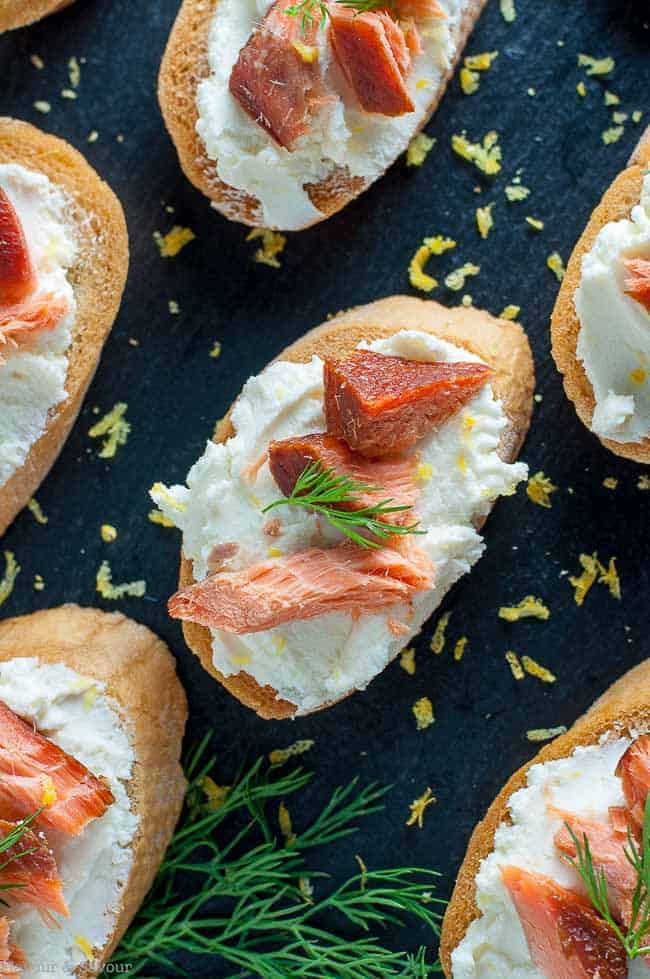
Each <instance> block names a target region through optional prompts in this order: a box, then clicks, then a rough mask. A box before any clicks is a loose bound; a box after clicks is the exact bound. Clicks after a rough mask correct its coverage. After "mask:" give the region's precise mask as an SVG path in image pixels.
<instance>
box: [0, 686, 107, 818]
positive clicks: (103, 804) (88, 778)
mask: <svg viewBox="0 0 650 979" xmlns="http://www.w3.org/2000/svg"><path fill="white" fill-rule="evenodd" d="M113 801H114V800H113V794H112V792H111V790H110V789H109V788H108V786H107V785H105V784H104V782H102V781H101V780H100V779H98V778H96V777H95V776H94V775H93V774H92V772H89V771H88V769H87V768H86V767H85V766H84V765H82V764H81V762H78V761H77V760H76V758H73V757H72V756H71V755H68V754H66V752H65V751H63V750H62V749H61V748H59V747H58V746H57V745H55V744H54V743H53V742H52V741H50V740H49V738H46V737H44V736H43V735H42V734H40V733H39V732H38V731H35V730H34V728H33V727H32V726H31V725H29V724H26V723H25V721H23V720H22V718H20V717H18V715H17V714H14V712H13V711H12V710H10V709H9V707H7V705H6V704H5V703H4V702H3V701H2V700H0V814H1V815H2V817H3V818H4V819H10V820H14V819H24V818H25V817H26V816H30V815H32V814H33V813H34V812H36V810H37V809H40V808H41V807H42V808H43V812H42V813H41V815H40V816H39V817H38V820H37V822H36V825H38V826H39V827H43V828H48V829H57V830H60V831H61V832H62V833H69V834H71V835H73V836H76V835H77V834H79V833H81V831H82V830H83V829H84V828H85V826H87V824H88V823H89V822H90V821H91V820H93V819H97V818H98V817H99V816H103V814H104V813H105V812H106V810H107V808H108V807H109V806H110V805H111V803H112V802H113Z"/></svg>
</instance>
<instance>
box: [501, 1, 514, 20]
mask: <svg viewBox="0 0 650 979" xmlns="http://www.w3.org/2000/svg"><path fill="white" fill-rule="evenodd" d="M499 8H500V10H501V16H502V17H503V19H504V20H505V22H506V24H512V23H513V21H515V20H516V18H517V10H516V8H515V0H499Z"/></svg>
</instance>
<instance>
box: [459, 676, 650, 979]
mask: <svg viewBox="0 0 650 979" xmlns="http://www.w3.org/2000/svg"><path fill="white" fill-rule="evenodd" d="M649 731H650V660H646V662H645V663H642V664H641V665H640V666H637V667H636V668H635V669H633V670H631V671H630V672H629V673H627V674H626V675H625V676H624V677H622V679H620V680H619V681H618V682H617V683H615V684H614V685H613V686H612V687H610V689H609V690H608V691H607V692H606V693H605V694H604V695H603V696H602V697H601V698H600V699H599V700H597V701H596V703H595V704H594V705H593V706H592V707H591V708H590V710H588V711H587V713H586V714H585V715H584V716H583V717H581V718H580V719H579V720H578V721H577V722H576V723H575V724H574V726H573V727H572V728H571V730H570V731H569V732H568V733H566V734H564V735H562V736H561V737H559V738H557V739H556V740H555V741H553V742H552V743H551V744H549V745H547V746H546V747H545V748H543V749H542V751H540V752H539V754H538V755H537V756H536V757H535V758H533V760H532V761H531V762H529V763H528V764H526V765H524V766H523V768H521V769H519V771H518V772H516V773H515V774H514V775H513V776H512V778H511V779H510V780H509V781H508V782H507V784H506V785H505V787H504V788H503V790H502V791H501V792H500V793H499V795H498V796H497V798H496V799H495V801H494V802H493V803H492V805H491V806H490V808H489V809H488V812H487V814H486V816H485V818H484V819H483V820H482V822H480V823H479V824H478V826H477V827H476V829H475V830H474V833H473V834H472V838H471V840H470V844H469V848H468V851H467V855H466V857H465V860H464V863H463V865H462V867H461V870H460V873H459V875H458V879H457V881H456V887H455V890H454V893H453V897H452V899H451V902H450V904H449V907H448V909H447V913H446V915H445V919H444V923H443V928H442V936H441V960H442V966H443V970H444V973H445V975H446V976H447V979H452V977H453V979H495V977H497V976H498V977H499V979H519V977H524V976H526V977H529V979H627V977H630V979H642V977H647V976H648V975H650V966H649V965H648V964H647V961H646V960H645V959H644V957H633V958H632V959H630V960H629V961H628V955H627V952H629V951H631V947H630V948H629V949H626V947H625V945H624V943H623V941H621V935H622V936H623V938H624V939H625V938H626V937H627V932H628V928H630V925H631V923H632V922H631V917H632V901H633V895H634V891H635V887H636V883H637V881H638V874H637V873H636V872H635V870H634V868H633V866H632V864H631V863H630V861H629V859H628V857H627V856H626V853H625V851H626V850H628V853H629V854H630V855H632V852H633V851H634V850H637V851H638V849H640V848H642V843H641V836H642V827H643V823H644V820H645V818H646V817H645V813H646V801H647V798H648V793H649V791H650V735H649V734H648V732H649ZM648 812H649V814H650V807H649V809H648ZM585 839H586V841H587V843H588V852H589V856H590V860H591V868H592V870H593V872H594V877H595V879H601V878H602V879H604V880H605V883H606V890H607V902H608V907H609V910H610V911H611V920H610V921H609V922H608V921H606V920H605V917H604V916H603V914H601V913H599V910H597V909H596V907H595V906H594V904H593V902H592V901H591V899H590V896H589V890H588V888H587V887H586V885H585V883H584V878H583V876H582V874H581V873H580V872H579V870H578V869H577V867H576V864H577V865H578V866H580V865H581V864H582V866H583V868H586V867H587V866H588V861H587V863H584V858H585V855H586V851H587V846H586V843H585ZM647 845H649V844H648V843H646V846H647ZM645 859H646V860H648V859H649V855H648V854H646V858H645ZM646 867H647V864H646ZM647 900H648V897H647V895H646V897H645V899H644V901H645V902H647ZM644 906H645V907H646V908H647V912H648V913H649V914H650V907H647V904H644ZM601 910H605V912H606V913H607V906H605V907H604V908H602V909H601ZM640 921H641V919H640V918H639V921H638V922H637V923H638V924H640ZM612 925H614V926H615V927H613V926H612ZM616 929H619V930H620V933H621V934H620V935H619V934H617V931H616ZM641 937H642V936H641ZM648 937H649V936H648V935H647V934H646V936H645V939H643V940H642V941H641V947H642V946H647V945H648V944H650V942H649V941H648Z"/></svg>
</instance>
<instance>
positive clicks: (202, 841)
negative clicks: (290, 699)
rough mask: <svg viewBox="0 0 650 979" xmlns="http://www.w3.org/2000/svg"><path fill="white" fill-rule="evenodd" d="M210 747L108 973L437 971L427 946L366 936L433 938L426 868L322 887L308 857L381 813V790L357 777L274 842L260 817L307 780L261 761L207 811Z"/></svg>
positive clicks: (190, 769) (339, 978)
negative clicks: (215, 964)
mask: <svg viewBox="0 0 650 979" xmlns="http://www.w3.org/2000/svg"><path fill="white" fill-rule="evenodd" d="M207 744H208V739H207V738H206V739H204V741H203V742H202V744H201V745H200V746H199V749H198V750H197V752H196V753H195V754H194V756H193V758H192V759H191V761H190V762H189V764H188V765H187V766H186V773H187V775H188V778H189V779H190V786H189V790H188V793H187V799H186V805H185V809H184V813H183V816H182V817H181V821H180V823H179V826H178V828H177V830H176V833H175V835H174V839H173V841H172V843H171V846H170V847H169V850H168V851H167V854H166V856H165V859H164V861H163V864H162V866H161V868H160V871H159V873H158V876H157V878H156V880H155V882H154V885H153V888H152V890H151V892H150V893H149V896H148V898H147V899H146V900H145V903H144V905H143V907H142V908H141V910H140V911H139V913H138V915H137V916H136V918H135V920H134V922H133V923H132V925H131V927H130V928H129V930H128V932H127V934H126V936H125V937H124V939H123V941H122V944H121V945H120V947H119V948H118V950H117V952H116V953H115V955H114V956H113V960H112V961H113V963H114V964H115V965H116V966H119V965H128V966H129V975H131V976H148V977H152V976H155V977H156V979H158V977H160V976H161V974H165V975H179V974H188V973H187V972H185V973H184V972H183V970H184V968H186V969H187V970H188V972H191V971H192V963H194V967H195V968H197V967H198V963H197V958H196V957H198V958H200V957H203V956H213V957H220V958H222V959H223V960H225V961H226V962H227V963H229V964H230V965H231V966H232V967H233V968H234V969H235V970H236V971H233V973H232V974H231V976H232V977H233V979H234V977H235V976H238V977H243V976H250V975H253V976H261V977H262V979H282V977H287V976H292V977H294V976H295V977H305V979H390V977H406V976H411V977H420V979H425V977H427V976H430V975H432V974H433V973H434V972H436V971H437V968H436V965H435V964H434V963H433V962H431V961H429V953H428V950H427V949H426V948H425V947H424V946H423V947H421V948H420V949H419V950H418V952H417V953H415V954H409V953H407V952H396V951H393V950H392V949H390V948H388V947H386V946H385V945H383V944H382V942H381V940H380V939H379V938H378V937H376V936H375V935H373V934H372V931H373V930H375V929H380V930H381V929H382V928H383V927H384V926H387V925H403V924H405V923H406V922H407V921H408V920H410V921H412V922H415V921H420V922H422V923H423V924H424V925H426V926H427V927H428V928H430V929H431V931H432V933H435V934H437V932H438V922H439V919H440V914H439V905H441V904H442V903H443V902H442V901H441V900H439V899H438V898H436V897H435V896H434V894H433V887H434V886H435V879H436V878H437V876H438V875H437V874H436V873H435V872H434V871H431V870H420V869H414V868H410V867H404V868H395V869H390V870H377V871H374V870H368V871H365V872H364V873H362V874H356V875H355V876H353V877H351V878H350V879H349V880H347V881H345V883H343V884H341V885H340V886H335V887H332V886H329V887H327V888H326V887H325V883H324V881H325V878H328V876H329V875H328V874H326V873H322V872H318V871H315V870H313V869H312V868H311V867H310V865H309V864H308V863H307V861H306V858H305V855H306V854H308V853H309V852H310V851H312V850H315V849H316V848H318V847H322V846H324V845H326V844H330V843H333V842H336V841H337V840H341V839H342V838H344V837H347V836H349V835H350V834H351V833H354V832H356V830H357V826H356V821H357V820H358V819H360V818H362V817H364V816H368V815H370V814H372V813H375V812H378V811H379V810H381V809H382V808H383V804H382V800H383V798H384V796H385V794H386V792H387V791H388V790H387V789H386V788H383V787H381V786H378V785H377V784H371V785H368V786H366V787H364V788H360V787H359V786H358V784H357V781H356V779H355V780H353V781H352V782H350V783H349V784H348V785H346V786H343V787H340V788H338V789H336V790H335V791H334V793H333V794H332V796H331V798H330V799H329V801H328V802H327V804H326V805H325V807H324V808H323V809H322V810H321V812H320V814H319V815H318V816H317V817H316V819H315V820H314V821H313V822H312V823H311V824H310V825H308V826H307V827H306V828H304V829H302V830H295V831H294V833H295V835H294V833H292V835H291V836H290V838H289V839H288V840H287V839H278V836H279V835H280V834H279V833H278V831H277V829H276V827H275V825H274V823H273V821H272V820H271V817H270V814H269V811H268V810H269V809H270V807H271V805H273V804H274V805H275V806H277V805H278V804H279V803H280V802H284V800H285V799H287V798H288V797H289V796H291V795H293V794H294V793H296V792H298V791H300V790H301V789H304V788H305V786H306V785H307V783H308V782H309V781H310V779H311V774H310V773H306V772H304V771H302V770H301V769H299V768H298V769H296V770H294V771H291V772H289V773H286V772H284V771H281V770H280V766H277V765H276V766H273V765H270V766H269V765H268V764H266V763H265V762H264V760H263V759H260V760H258V761H257V762H255V764H254V765H253V766H252V767H251V768H250V769H249V770H248V771H246V772H243V773H240V775H239V776H238V778H237V779H236V780H235V783H234V785H233V786H231V787H230V789H229V790H228V791H227V792H226V793H223V794H222V793H220V794H219V801H218V802H216V803H215V802H214V801H213V802H212V803H211V802H210V792H209V789H210V787H211V788H212V789H215V788H216V784H215V782H214V781H213V780H212V777H211V773H212V774H214V769H215V762H214V759H212V760H210V761H208V762H207V763H204V756H205V753H206V748H207ZM213 798H214V795H213ZM306 882H307V883H306ZM309 882H312V883H311V884H309ZM321 891H322V893H321ZM186 895H189V896H186ZM335 922H338V925H336V924H335Z"/></svg>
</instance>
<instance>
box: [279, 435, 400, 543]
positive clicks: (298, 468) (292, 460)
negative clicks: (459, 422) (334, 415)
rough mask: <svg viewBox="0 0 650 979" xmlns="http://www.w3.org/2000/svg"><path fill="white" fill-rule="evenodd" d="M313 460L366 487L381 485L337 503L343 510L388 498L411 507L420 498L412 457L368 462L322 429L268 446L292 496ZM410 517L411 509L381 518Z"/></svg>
mask: <svg viewBox="0 0 650 979" xmlns="http://www.w3.org/2000/svg"><path fill="white" fill-rule="evenodd" d="M310 462H317V463H320V464H321V466H322V468H323V469H333V470H334V472H335V473H336V475H337V476H350V477H351V478H352V479H354V480H356V481H357V482H359V483H363V484H365V485H366V486H373V487H375V486H376V487H378V489H376V490H370V489H369V490H367V491H366V492H360V493H358V494H355V502H354V504H337V505H339V506H340V507H341V509H348V510H360V509H363V508H364V507H371V506H375V505H377V504H378V503H381V502H384V501H386V500H388V499H390V500H391V505H392V506H406V507H412V506H413V504H414V503H415V501H416V499H417V497H418V489H417V486H416V483H415V478H414V477H415V460H414V459H413V458H408V459H404V458H395V459H383V460H381V461H377V462H368V460H367V459H365V458H364V457H363V456H360V455H358V454H357V453H355V452H351V451H350V449H349V448H348V447H347V445H346V443H345V442H343V441H342V440H341V439H337V438H334V437H333V436H332V435H327V434H325V433H320V432H319V433H317V434H314V435H303V436H295V437H293V438H288V439H283V440H282V441H280V442H271V444H270V445H269V467H270V469H271V473H272V475H273V478H274V479H275V481H276V483H277V484H278V486H279V488H280V490H281V491H282V493H283V494H284V495H285V496H290V495H291V493H292V492H293V490H294V487H295V485H296V482H297V481H298V477H299V476H300V475H301V473H302V472H303V471H304V469H305V467H306V466H307V465H308V464H309V463H310ZM411 518H412V514H410V513H409V511H408V510H403V511H401V512H399V511H398V512H397V513H385V514H382V515H380V517H379V519H380V520H383V522H384V523H392V524H399V523H404V522H405V521H406V520H407V519H411Z"/></svg>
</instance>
